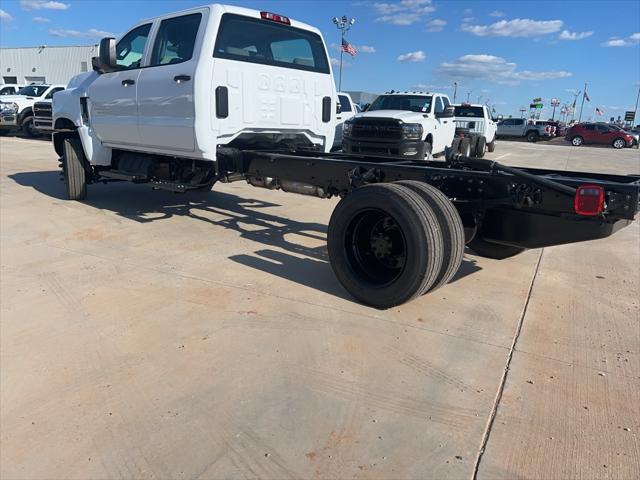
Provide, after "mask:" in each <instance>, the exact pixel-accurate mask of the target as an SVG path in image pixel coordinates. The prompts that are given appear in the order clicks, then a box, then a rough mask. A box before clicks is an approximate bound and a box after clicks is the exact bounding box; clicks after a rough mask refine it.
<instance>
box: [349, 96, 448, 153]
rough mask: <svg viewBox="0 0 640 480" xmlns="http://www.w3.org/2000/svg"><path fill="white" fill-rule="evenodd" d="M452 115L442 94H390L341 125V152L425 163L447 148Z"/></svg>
mask: <svg viewBox="0 0 640 480" xmlns="http://www.w3.org/2000/svg"><path fill="white" fill-rule="evenodd" d="M453 114H454V109H453V106H452V105H451V102H450V101H449V97H448V96H447V95H444V94H442V93H425V92H394V91H391V92H388V93H385V94H383V95H380V96H378V98H376V99H375V100H374V101H373V103H372V104H371V105H370V106H369V108H367V110H366V111H365V112H362V113H359V114H357V115H356V116H355V117H353V118H352V119H351V120H349V121H347V122H345V126H344V131H343V134H344V138H343V141H342V151H343V152H345V153H362V154H373V155H391V156H398V157H402V158H407V159H418V160H424V159H429V158H430V157H431V156H432V155H437V154H441V153H444V151H445V148H447V147H450V146H451V144H452V142H453V138H454V134H455V129H456V125H455V122H454V120H453Z"/></svg>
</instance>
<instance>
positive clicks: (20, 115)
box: [18, 107, 33, 126]
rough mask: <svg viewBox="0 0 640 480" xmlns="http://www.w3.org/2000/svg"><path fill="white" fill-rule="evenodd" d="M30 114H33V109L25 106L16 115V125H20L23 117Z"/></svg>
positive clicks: (30, 115)
mask: <svg viewBox="0 0 640 480" xmlns="http://www.w3.org/2000/svg"><path fill="white" fill-rule="evenodd" d="M32 116H33V110H32V109H31V107H27V108H25V109H24V110H23V111H22V112H20V114H19V115H18V125H19V126H22V122H24V119H25V118H27V117H32Z"/></svg>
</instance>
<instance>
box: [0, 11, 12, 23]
mask: <svg viewBox="0 0 640 480" xmlns="http://www.w3.org/2000/svg"><path fill="white" fill-rule="evenodd" d="M11 20H13V17H12V16H11V15H9V14H8V13H7V12H5V11H4V10H0V21H2V22H10V21H11Z"/></svg>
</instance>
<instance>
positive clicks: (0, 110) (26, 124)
mask: <svg viewBox="0 0 640 480" xmlns="http://www.w3.org/2000/svg"><path fill="white" fill-rule="evenodd" d="M64 89H65V86H64V85H35V84H34V85H27V86H26V87H22V88H21V89H20V90H18V91H17V92H16V94H15V95H3V96H1V97H0V133H6V132H8V131H11V130H22V131H23V133H24V134H25V135H26V136H28V137H37V136H38V135H40V132H39V131H38V130H37V129H36V128H35V127H34V124H33V105H34V103H36V102H39V101H42V100H51V99H52V98H53V95H54V94H56V93H58V92H60V91H62V90H64Z"/></svg>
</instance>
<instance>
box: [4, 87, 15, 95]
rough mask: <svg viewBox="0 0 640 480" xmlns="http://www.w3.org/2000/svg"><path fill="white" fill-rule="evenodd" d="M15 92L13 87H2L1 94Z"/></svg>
mask: <svg viewBox="0 0 640 480" xmlns="http://www.w3.org/2000/svg"><path fill="white" fill-rule="evenodd" d="M15 92H16V91H15V89H14V88H13V87H4V88H2V89H0V95H13V94H14V93H15Z"/></svg>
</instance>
